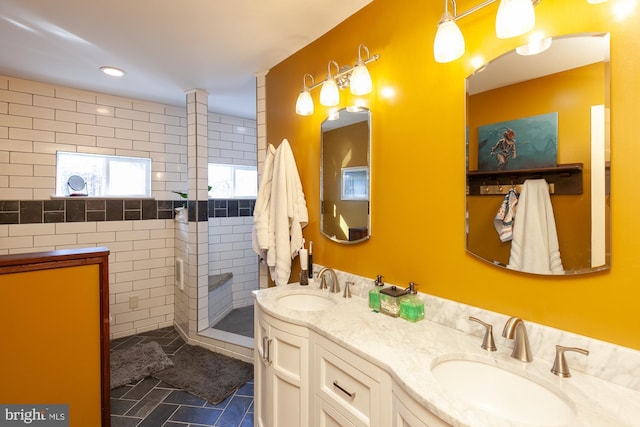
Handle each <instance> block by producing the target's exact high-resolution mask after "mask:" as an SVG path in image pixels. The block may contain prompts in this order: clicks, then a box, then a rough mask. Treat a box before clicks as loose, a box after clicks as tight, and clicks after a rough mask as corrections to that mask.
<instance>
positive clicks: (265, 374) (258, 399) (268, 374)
mask: <svg viewBox="0 0 640 427" xmlns="http://www.w3.org/2000/svg"><path fill="white" fill-rule="evenodd" d="M254 322H255V325H254V326H255V343H256V345H255V350H254V386H255V390H256V392H255V403H254V405H255V409H254V421H255V422H254V424H255V425H256V426H257V427H275V426H308V425H309V330H308V329H307V328H304V327H301V326H297V325H292V324H290V323H286V322H283V321H281V320H279V319H276V318H274V317H271V316H269V315H267V314H266V313H264V312H262V311H261V310H260V307H259V305H258V304H256V305H255V319H254Z"/></svg>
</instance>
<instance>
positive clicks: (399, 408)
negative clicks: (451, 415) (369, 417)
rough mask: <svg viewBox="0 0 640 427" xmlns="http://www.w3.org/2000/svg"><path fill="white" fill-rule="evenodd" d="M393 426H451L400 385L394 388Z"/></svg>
mask: <svg viewBox="0 0 640 427" xmlns="http://www.w3.org/2000/svg"><path fill="white" fill-rule="evenodd" d="M391 426H392V427H449V424H447V423H445V422H444V421H442V420H441V419H440V418H438V417H436V416H435V415H434V414H432V413H431V412H429V411H427V410H426V409H425V408H424V407H423V406H422V405H420V404H419V403H418V402H416V401H415V400H414V399H413V398H412V397H411V396H409V395H408V394H407V393H406V392H405V391H404V390H402V389H401V388H400V387H397V386H395V387H394V390H393V422H392V424H391Z"/></svg>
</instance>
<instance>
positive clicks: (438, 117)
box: [266, 0, 640, 349]
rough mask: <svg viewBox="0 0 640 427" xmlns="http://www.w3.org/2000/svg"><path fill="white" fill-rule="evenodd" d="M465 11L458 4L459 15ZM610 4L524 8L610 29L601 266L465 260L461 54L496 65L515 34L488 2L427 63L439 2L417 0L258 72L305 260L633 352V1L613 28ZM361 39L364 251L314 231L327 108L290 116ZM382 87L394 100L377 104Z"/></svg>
mask: <svg viewBox="0 0 640 427" xmlns="http://www.w3.org/2000/svg"><path fill="white" fill-rule="evenodd" d="M475 3H477V2H476V1H459V2H458V9H459V10H460V11H463V10H466V9H467V8H468V7H471V6H472V5H473V4H475ZM614 4H615V2H607V3H602V4H599V5H589V4H587V2H586V1H585V0H564V1H543V2H541V3H540V4H539V5H538V6H537V7H536V15H537V17H536V26H537V28H538V29H539V30H542V31H546V32H548V33H551V34H553V35H561V34H569V33H578V32H587V31H588V32H602V31H609V32H610V33H611V141H612V142H611V144H612V148H611V165H612V169H611V176H612V178H611V191H612V194H614V195H618V196H617V197H618V198H617V199H615V197H616V196H614V198H613V200H612V203H611V206H612V207H611V209H612V223H613V226H612V267H611V270H609V271H606V272H601V273H596V274H592V275H588V276H579V277H539V276H533V275H524V274H520V273H516V272H510V271H505V270H502V269H498V268H496V267H494V266H491V265H489V264H486V263H484V262H480V261H478V260H477V259H476V258H475V257H473V256H472V255H469V254H468V253H466V251H465V234H464V223H465V217H464V212H465V196H464V188H465V174H464V170H465V169H464V157H465V149H464V145H465V144H464V138H465V86H464V79H465V77H466V76H467V75H468V74H470V73H471V71H472V67H471V65H470V60H471V58H472V57H474V56H476V55H478V54H482V55H483V56H484V57H485V58H492V57H495V56H497V55H499V54H502V53H503V52H505V51H507V50H509V49H512V48H514V47H516V46H517V45H520V44H523V43H524V41H525V37H524V36H522V37H517V38H514V39H508V40H499V39H497V38H496V37H495V33H494V22H495V13H496V10H497V4H492V5H491V6H488V7H486V8H485V9H483V10H481V11H479V12H477V13H474V14H473V15H470V16H468V17H466V18H464V19H462V20H460V22H459V24H460V27H461V30H462V32H463V33H464V35H465V40H466V44H467V52H466V54H465V56H464V57H463V58H461V59H459V60H457V61H455V62H453V63H449V64H437V63H435V61H434V60H433V54H432V46H433V38H434V35H435V30H436V24H437V22H438V20H439V19H440V17H441V15H442V12H443V11H442V3H440V2H426V1H423V0H420V1H418V0H405V1H403V2H397V1H393V0H375V1H374V2H372V3H371V4H370V5H369V6H367V7H365V8H364V9H362V10H361V11H360V12H359V13H357V14H356V15H354V16H352V17H351V18H349V19H348V20H347V21H345V22H343V23H342V24H340V25H338V26H337V27H335V28H334V29H333V30H331V31H330V32H329V33H327V34H326V35H324V36H323V37H321V38H320V39H318V40H316V41H315V42H313V43H312V44H310V45H309V46H307V47H306V48H304V49H302V50H301V51H299V52H297V53H295V54H294V55H292V56H291V57H289V58H288V59H286V60H285V61H283V62H282V63H280V64H278V65H277V66H275V67H274V68H273V69H272V70H270V72H269V73H268V74H267V82H266V83H267V86H266V90H267V138H268V141H269V142H270V143H273V144H276V145H277V144H279V142H280V141H281V140H282V138H288V140H289V142H290V143H291V145H292V148H293V151H294V155H295V157H296V161H297V164H298V170H299V172H300V176H301V180H302V185H303V187H304V191H305V195H306V198H307V206H308V208H309V215H310V220H309V225H308V226H307V227H306V228H305V229H304V233H305V238H306V240H307V241H309V240H312V241H313V242H314V260H315V261H316V262H317V263H319V264H323V265H328V266H332V267H335V268H337V269H340V270H345V271H349V272H352V273H355V274H359V275H363V276H367V277H375V275H376V274H383V275H384V276H385V279H386V280H387V281H388V282H392V283H396V284H399V285H404V284H407V283H408V282H409V281H414V282H416V283H418V284H419V285H420V288H419V289H420V290H421V291H423V292H427V293H431V294H434V295H438V296H441V297H444V298H448V299H451V300H455V301H460V302H463V303H466V304H471V305H475V306H480V307H483V308H486V309H489V310H493V311H497V312H500V313H505V314H509V315H518V316H520V317H522V318H524V319H526V320H530V321H534V322H537V323H541V324H545V325H549V326H553V327H557V328H561V329H565V330H568V331H572V332H576V333H580V334H583V335H587V336H591V337H594V338H598V339H602V340H605V341H609V342H614V343H618V344H621V345H625V346H629V347H633V348H636V349H640V333H639V331H638V325H639V324H640V310H638V309H637V304H638V301H640V285H639V284H638V283H640V259H639V258H640V252H639V251H637V247H638V242H639V241H640V240H639V239H640V221H638V220H637V213H638V212H640V197H637V188H636V182H635V181H636V179H635V177H636V176H637V166H636V164H637V159H638V158H640V144H639V143H638V141H637V136H636V134H637V130H636V128H637V126H636V123H637V114H638V111H640V97H639V96H638V94H639V93H640V79H638V78H637V69H639V68H640V56H639V55H638V54H637V53H638V52H640V25H638V22H640V10H639V9H640V7H638V8H636V10H635V11H634V12H633V15H632V16H630V17H627V18H626V20H624V21H616V20H615V19H614V18H613V15H612V12H611V9H612V7H613V5H614ZM567 17H571V19H567ZM359 43H365V44H366V45H367V46H368V47H369V49H370V51H371V52H372V53H374V52H375V53H379V54H380V55H381V59H380V60H379V61H377V62H374V63H372V64H370V65H369V70H370V72H371V75H372V79H373V81H374V86H375V93H372V94H370V95H368V96H366V97H365V98H364V99H365V100H366V101H367V103H368V106H369V107H370V108H371V110H372V123H371V124H372V138H373V145H372V156H371V160H372V170H371V173H372V191H371V208H372V228H371V232H372V236H371V239H370V240H369V241H367V242H366V243H362V244H357V245H340V244H337V243H334V242H331V241H330V240H328V239H326V238H324V237H322V236H321V235H320V232H319V225H318V218H319V202H318V199H319V196H318V192H319V180H318V170H319V163H320V146H319V144H320V123H321V121H322V120H323V119H324V118H325V117H326V109H325V108H323V107H321V106H320V105H319V103H318V96H319V90H314V91H313V97H314V100H315V101H316V112H315V114H314V115H313V116H310V117H300V116H297V115H296V114H295V101H296V98H297V96H298V92H299V91H300V89H301V83H302V76H303V75H304V73H312V74H313V75H314V77H315V78H316V79H317V81H320V80H321V79H323V78H324V76H325V74H326V66H327V62H328V61H329V60H331V59H333V60H336V61H338V63H340V64H347V63H353V62H354V61H355V59H356V57H357V47H358V44H359ZM385 88H387V89H392V90H393V91H394V92H395V96H393V97H385V96H383V92H382V90H383V89H385ZM385 93H388V92H385ZM342 96H343V97H342V105H341V106H342V107H344V106H346V105H347V103H352V101H353V100H352V99H350V97H349V96H348V94H347V93H345V92H342ZM616 200H620V201H621V202H620V203H616ZM428 309H429V308H428V307H427V310H428Z"/></svg>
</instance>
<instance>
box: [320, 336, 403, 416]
mask: <svg viewBox="0 0 640 427" xmlns="http://www.w3.org/2000/svg"><path fill="white" fill-rule="evenodd" d="M313 360H314V362H313V369H312V370H313V375H315V378H314V381H313V383H314V384H315V390H314V392H315V399H316V400H315V402H316V404H315V409H314V418H315V420H316V422H317V423H318V425H319V426H324V425H332V424H326V423H325V422H324V421H323V420H325V419H328V417H329V416H331V415H332V413H331V412H329V411H327V409H326V408H327V407H330V408H332V409H333V410H334V411H333V414H334V415H332V418H333V419H337V417H338V416H339V417H340V418H341V419H343V420H344V421H343V422H340V423H339V425H353V426H358V427H376V426H378V427H386V426H388V425H389V424H390V410H391V401H390V397H391V395H390V390H391V379H390V378H389V375H388V374H387V373H386V372H385V371H383V370H381V369H380V368H378V367H377V366H375V365H373V364H371V363H369V362H367V361H366V360H363V359H362V358H360V357H358V356H357V355H355V354H353V353H351V352H350V351H348V350H345V349H344V348H343V347H341V346H339V345H337V344H335V343H334V342H332V341H329V340H327V339H326V338H324V337H322V336H319V335H316V336H315V346H314V351H313ZM343 423H346V424H343Z"/></svg>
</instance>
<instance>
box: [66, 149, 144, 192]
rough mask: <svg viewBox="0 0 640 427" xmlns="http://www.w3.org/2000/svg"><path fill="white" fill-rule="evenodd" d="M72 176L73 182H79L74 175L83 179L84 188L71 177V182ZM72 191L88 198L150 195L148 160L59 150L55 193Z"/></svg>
mask: <svg viewBox="0 0 640 427" xmlns="http://www.w3.org/2000/svg"><path fill="white" fill-rule="evenodd" d="M71 177H74V180H76V181H80V180H79V179H78V178H76V177H80V178H82V179H83V180H84V183H85V188H84V190H83V189H81V188H79V186H78V185H77V183H75V182H73V181H74V180H72V183H71V185H70V183H69V178H71ZM80 182H81V181H80ZM74 184H75V185H74ZM80 187H81V186H80ZM72 194H77V195H86V196H89V197H151V159H148V158H143V157H124V156H106V155H102V154H83V153H69V152H64V151H58V152H57V155H56V196H63V197H64V196H69V195H72Z"/></svg>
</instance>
